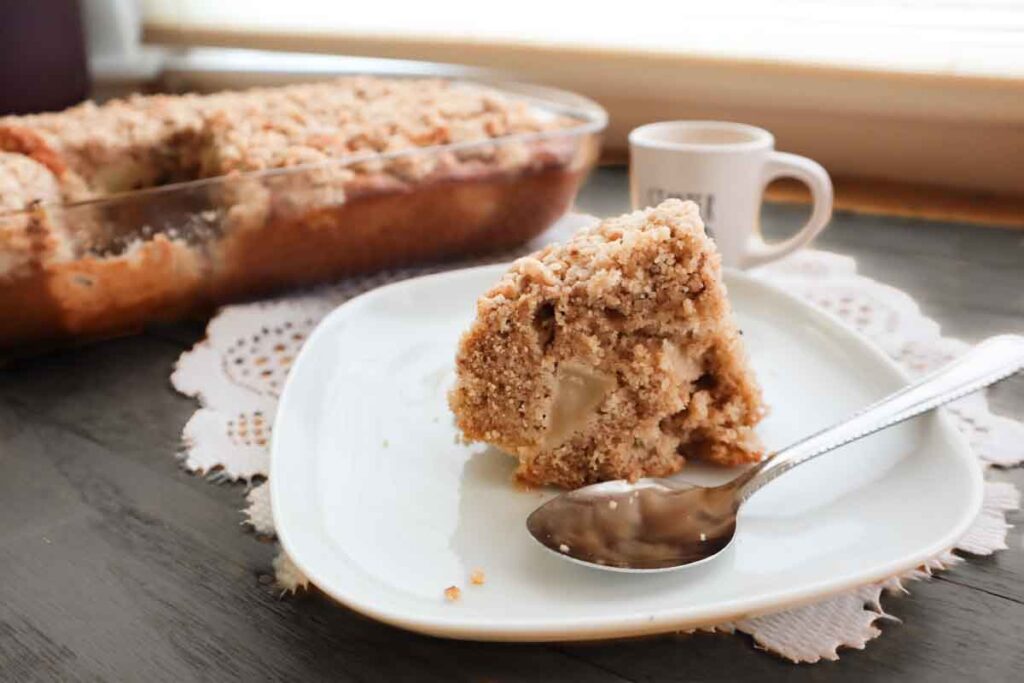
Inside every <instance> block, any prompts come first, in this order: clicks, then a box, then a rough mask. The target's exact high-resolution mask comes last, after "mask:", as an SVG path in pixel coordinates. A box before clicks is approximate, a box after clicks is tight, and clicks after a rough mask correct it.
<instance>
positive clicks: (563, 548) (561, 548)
mask: <svg viewBox="0 0 1024 683" xmlns="http://www.w3.org/2000/svg"><path fill="white" fill-rule="evenodd" d="M558 550H559V551H560V552H563V553H568V552H569V546H567V545H566V544H565V543H561V544H559V546H558Z"/></svg>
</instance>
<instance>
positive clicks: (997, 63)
mask: <svg viewBox="0 0 1024 683" xmlns="http://www.w3.org/2000/svg"><path fill="white" fill-rule="evenodd" d="M143 12H144V21H145V23H146V24H147V25H159V26H161V27H164V28H172V29H176V30H178V31H180V32H181V35H182V36H185V37H186V40H187V36H188V35H189V32H190V31H192V32H196V33H197V34H198V33H200V32H203V31H217V30H222V31H230V32H232V33H236V34H237V33H238V32H243V33H244V32H246V31H251V32H253V33H254V34H255V33H258V34H261V35H264V36H265V35H267V34H275V33H281V34H290V35H295V34H317V35H331V34H334V35H346V36H357V37H358V36H361V37H394V38H396V39H416V40H436V41H440V42H446V43H451V42H465V43H472V44H480V43H491V44H518V45H524V44H525V45H538V46H549V47H557V46H571V47H577V48H578V47H585V48H588V49H593V50H595V51H605V50H611V51H616V52H618V51H632V52H653V53H669V54H676V55H679V54H683V55H691V56H708V57H715V58H735V59H744V60H759V61H772V62H789V63H797V64H812V65H827V66H839V67H850V68H857V69H866V70H884V71H897V72H911V73H933V74H942V75H963V76H982V77H996V78H1018V77H1021V76H1024V0H712V1H710V2H708V1H705V2H678V1H677V2H655V1H653V0H629V2H616V3H596V2H590V3H585V4H584V3H564V2H563V3H557V2H551V0H546V1H540V0H518V1H516V2H511V3H483V2H479V1H477V2H462V1H454V0H430V1H428V2H423V1H419V2H402V3H397V2H376V1H375V2H368V3H352V2H337V1H329V0H288V1H287V2H281V1H280V0H245V1H240V0H227V1H221V2H209V1H208V0H144V2H143Z"/></svg>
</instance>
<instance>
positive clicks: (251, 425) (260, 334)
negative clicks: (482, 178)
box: [171, 214, 1024, 662]
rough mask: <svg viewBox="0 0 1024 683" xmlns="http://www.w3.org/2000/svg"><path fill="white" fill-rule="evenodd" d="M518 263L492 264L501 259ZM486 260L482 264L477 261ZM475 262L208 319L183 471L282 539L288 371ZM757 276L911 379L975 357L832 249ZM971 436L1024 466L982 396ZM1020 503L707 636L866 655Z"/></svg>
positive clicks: (970, 403)
mask: <svg viewBox="0 0 1024 683" xmlns="http://www.w3.org/2000/svg"><path fill="white" fill-rule="evenodd" d="M592 220H594V219H593V218H591V217H588V216H583V215H580V214H570V215H568V216H566V217H564V218H563V219H562V220H561V221H559V222H558V223H557V224H556V225H555V226H554V227H552V228H551V230H549V231H548V232H547V233H545V235H543V236H542V237H541V238H539V239H538V240H536V241H535V242H534V243H533V244H531V245H527V246H526V247H524V248H523V249H522V250H520V252H518V253H523V252H526V251H530V250H533V249H535V248H537V247H539V246H540V245H541V244H544V243H547V242H551V241H557V240H560V239H562V238H564V237H565V236H566V235H568V234H570V233H571V232H572V231H574V230H576V229H577V228H579V227H580V226H582V225H585V224H587V223H588V222H590V221H592ZM515 255H517V254H504V255H502V256H499V257H493V258H491V259H487V261H494V262H498V261H501V260H507V259H509V258H511V257H512V256H515ZM480 262H481V261H476V262H474V264H476V263H480ZM465 265H473V264H467V263H459V264H446V265H444V266H434V267H431V268H418V269H405V270H397V271H389V272H384V273H379V274H376V275H373V276H368V277H360V278H352V279H349V280H345V281H343V282H341V283H339V284H337V285H333V286H329V287H323V288H320V289H317V290H314V291H311V292H306V293H303V294H299V295H292V296H287V297H282V298H278V299H273V300H269V301H263V302H259V303H252V304H246V305H238V306H229V307H226V308H224V309H222V310H221V311H220V313H219V314H218V315H217V316H216V317H215V318H213V320H211V321H210V324H209V326H208V328H207V336H206V339H204V340H203V341H201V342H200V343H198V344H196V346H195V347H194V348H192V349H191V350H190V351H186V352H185V353H183V354H182V356H181V358H180V359H179V360H178V363H177V366H176V368H175V370H174V373H173V375H172V376H171V382H172V383H173V384H174V387H175V388H176V389H177V390H178V391H180V392H182V393H183V394H186V395H188V396H193V397H196V398H198V399H199V402H200V404H201V405H202V407H201V408H200V409H199V410H197V411H196V413H195V414H194V415H193V416H192V418H191V419H190V420H189V421H188V423H187V424H186V425H185V428H184V433H183V440H184V448H183V452H182V458H183V460H184V463H185V466H186V467H187V468H188V469H189V470H191V471H193V472H197V473H204V474H207V475H209V476H211V477H214V478H216V479H219V480H224V479H227V480H232V481H236V480H242V481H245V482H248V483H249V484H250V485H251V487H252V488H251V490H250V491H249V493H248V497H247V502H248V506H247V507H246V509H245V510H244V514H245V518H246V523H247V524H249V525H250V526H251V527H252V528H253V529H254V530H255V531H256V533H258V534H262V535H273V534H274V523H273V518H272V516H271V513H270V488H269V486H268V485H267V483H266V477H267V474H268V469H269V450H268V444H269V440H270V433H271V429H272V425H273V422H274V412H275V410H276V407H277V400H278V396H279V395H280V391H281V387H282V385H283V383H284V380H285V376H286V375H287V373H288V369H289V368H290V367H291V363H292V360H293V359H294V358H295V356H296V354H297V353H298V351H299V349H300V348H301V346H302V344H303V343H304V341H305V339H306V337H307V335H308V334H309V332H310V331H311V330H312V329H313V328H314V327H315V326H316V324H317V322H318V321H319V320H320V319H321V318H322V317H323V316H324V315H325V314H327V313H328V312H330V311H331V310H333V309H334V308H335V307H336V306H338V305H339V304H341V303H342V302H344V301H345V300H347V299H350V298H352V297H353V296H356V295H357V294H360V293H362V292H364V291H366V290H369V289H372V288H374V287H377V286H380V285H382V284H385V283H388V282H394V281H397V280H401V279H405V278H408V277H412V276H416V275H422V274H424V273H427V272H433V271H437V270H445V269H450V268H456V267H462V266H465ZM753 273H754V274H755V275H756V276H757V277H761V278H764V279H765V280H768V281H771V282H773V283H775V284H779V285H782V286H783V287H785V288H786V289H787V290H788V291H790V292H793V293H795V294H796V295H797V296H800V297H802V298H804V299H805V300H807V301H809V302H811V303H813V304H814V305H815V306H819V307H821V308H823V309H825V310H827V311H829V312H831V313H833V314H835V315H837V316H839V317H840V318H841V319H842V320H844V321H845V322H846V323H847V324H849V325H851V326H852V327H854V328H855V329H856V330H858V331H859V332H860V333H861V334H863V335H865V336H866V337H868V338H870V339H871V340H872V341H874V342H875V343H876V344H878V345H879V346H880V347H881V348H882V349H884V350H885V351H886V352H887V353H888V354H889V355H890V356H892V357H893V358H894V359H896V360H897V361H898V362H899V363H900V364H901V365H903V367H905V368H906V369H907V370H908V371H909V372H910V373H912V374H921V373H924V372H927V371H929V370H932V369H934V368H936V367H938V366H940V365H942V364H944V363H946V362H948V361H949V360H951V359H952V358H954V357H956V356H957V355H959V354H960V353H962V352H963V351H964V350H966V349H967V348H968V344H966V343H964V342H962V341H958V340H956V339H951V338H949V337H943V336H942V335H941V333H940V331H939V326H938V324H937V323H936V322H935V321H934V320H931V319H929V318H927V317H925V316H924V315H923V314H922V313H921V311H920V309H919V308H918V306H917V304H916V303H915V302H914V300H913V299H911V298H910V297H909V296H908V295H907V294H906V293H904V292H902V291H900V290H898V289H894V288H892V287H889V286H886V285H883V284H881V283H879V282H876V281H874V280H871V279H869V278H866V277H864V276H862V275H858V274H857V268H856V263H855V262H854V260H853V259H851V258H849V257H846V256H841V255H839V254H834V253H830V252H826V251H817V250H804V251H800V252H797V253H796V254H793V255H792V256H789V257H788V258H786V259H784V260H782V261H779V262H776V263H774V264H771V265H769V266H764V267H762V268H759V269H756V270H754V271H753ZM949 410H950V412H951V413H952V415H953V416H954V417H955V419H956V421H957V423H958V425H959V427H960V429H962V430H963V431H964V433H965V434H966V435H967V436H968V437H969V439H970V443H971V445H972V447H973V448H974V451H975V453H976V454H977V456H978V460H979V465H980V466H981V467H983V468H984V467H988V466H990V465H999V466H1011V465H1017V464H1019V463H1021V462H1022V461H1024V424H1022V423H1020V422H1017V421H1015V420H1011V419H1008V418H1005V417H1001V416H998V415H994V414H993V413H991V412H989V409H988V402H987V400H986V398H985V395H984V393H977V394H974V395H972V396H968V397H966V398H964V399H961V400H959V401H957V402H956V403H953V404H951V405H950V407H949ZM1019 504H1020V494H1019V492H1018V491H1017V489H1016V488H1015V487H1014V486H1013V485H1012V484H1008V483H1002V482H991V481H990V482H987V483H986V485H985V500H984V505H983V508H982V511H981V513H980V514H979V515H978V518H977V520H976V521H975V523H974V525H973V526H972V527H971V528H970V530H969V531H968V532H967V534H966V535H965V536H964V537H963V538H962V539H960V541H959V542H958V543H957V545H956V548H954V549H951V550H950V551H948V552H946V553H944V554H942V555H940V556H938V557H935V558H932V560H930V561H929V562H928V563H927V564H925V565H924V566H922V567H920V568H919V569H917V570H915V571H913V572H910V573H908V574H905V575H903V576H898V577H892V578H891V579H889V580H887V581H884V582H881V583H878V584H873V585H868V586H864V587H862V588H859V589H857V590H855V591H851V592H849V593H845V594H842V595H839V596H835V597H833V598H830V599H828V600H824V601H822V602H819V603H816V604H812V605H808V606H805V607H801V608H797V609H791V610H786V611H783V612H778V613H775V614H770V615H765V616H760V617H756V618H752V619H745V620H742V621H737V622H735V623H730V624H721V625H718V626H715V627H711V628H709V629H707V630H714V631H721V632H728V633H733V632H737V631H738V632H742V633H746V634H749V635H750V636H752V637H753V639H754V641H755V642H756V644H757V645H758V646H759V647H761V648H763V649H766V650H769V651H772V652H775V653H777V654H779V655H781V656H783V657H786V658H787V659H790V660H792V661H795V662H816V661H819V660H821V659H837V658H838V654H837V650H838V649H839V648H840V647H854V648H858V649H860V648H863V647H864V646H865V644H866V643H867V642H868V641H869V640H871V639H872V638H875V637H877V636H878V635H879V634H880V633H881V631H880V630H879V629H878V627H877V625H876V624H877V622H878V621H879V619H883V618H886V617H888V616H889V615H887V614H886V612H885V611H884V610H883V609H882V606H881V595H882V592H883V591H888V592H906V588H905V587H904V584H905V582H906V581H908V580H915V579H921V578H925V577H928V576H930V575H931V574H932V572H934V571H938V570H942V569H946V568H948V567H950V566H952V565H954V564H956V563H958V562H961V561H962V558H961V557H959V556H958V555H955V554H954V553H953V552H952V551H953V550H959V551H963V552H966V553H971V554H975V555H989V554H991V553H993V552H995V551H997V550H1001V549H1005V548H1006V547H1007V546H1006V533H1007V530H1008V529H1009V525H1008V524H1007V522H1006V513H1007V512H1008V511H1010V510H1014V509H1017V508H1018V507H1019ZM274 569H275V572H276V575H277V579H278V583H279V584H280V586H281V587H282V589H283V590H285V591H294V590H297V589H298V588H302V587H305V586H306V585H307V581H306V579H305V577H304V576H302V574H301V572H299V571H298V569H296V568H295V566H294V565H293V564H292V563H291V562H290V561H289V559H288V558H287V557H286V556H285V555H283V554H280V555H279V556H278V558H277V560H275V562H274Z"/></svg>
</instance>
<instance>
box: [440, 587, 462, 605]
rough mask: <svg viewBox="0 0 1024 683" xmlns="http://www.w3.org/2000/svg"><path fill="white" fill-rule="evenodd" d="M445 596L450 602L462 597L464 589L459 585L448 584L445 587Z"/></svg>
mask: <svg viewBox="0 0 1024 683" xmlns="http://www.w3.org/2000/svg"><path fill="white" fill-rule="evenodd" d="M444 597H445V600H447V601H448V602H455V601H457V600H458V599H459V598H461V597H462V591H461V590H460V589H459V587H458V586H448V587H447V588H445V589H444Z"/></svg>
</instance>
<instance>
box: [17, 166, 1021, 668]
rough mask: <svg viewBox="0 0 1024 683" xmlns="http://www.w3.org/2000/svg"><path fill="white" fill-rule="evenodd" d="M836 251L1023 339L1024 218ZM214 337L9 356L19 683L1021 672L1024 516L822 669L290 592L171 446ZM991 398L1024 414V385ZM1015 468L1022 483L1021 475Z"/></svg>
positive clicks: (149, 337)
mask: <svg viewBox="0 0 1024 683" xmlns="http://www.w3.org/2000/svg"><path fill="white" fill-rule="evenodd" d="M579 203H580V206H581V208H582V209H583V210H586V211H591V212H593V213H597V214H612V213H619V212H621V211H622V210H624V209H625V208H626V204H627V198H626V190H625V174H624V173H623V172H622V171H621V170H602V171H600V172H598V173H597V174H596V175H595V176H594V177H593V178H592V179H591V181H590V183H589V185H588V186H587V188H586V189H585V191H584V192H583V195H582V197H581V199H580V202H579ZM802 213H803V209H801V208H800V207H783V206H768V207H766V208H765V216H764V222H765V225H766V230H767V231H768V232H769V233H770V234H772V235H780V234H783V233H784V228H783V226H787V225H794V224H795V223H796V221H798V220H799V219H800V217H801V216H802ZM818 244H819V246H821V247H823V248H827V249H832V250H836V251H840V252H843V253H846V254H852V255H854V256H856V257H857V258H858V260H859V262H860V267H861V270H862V271H863V272H864V273H866V274H868V275H870V276H873V277H875V278H877V279H879V280H881V281H883V282H888V283H891V284H893V285H896V286H897V287H900V288H902V289H905V290H906V291H908V292H910V293H911V294H912V295H913V296H914V297H915V298H916V299H917V300H918V301H919V302H920V303H921V305H922V306H923V308H924V309H925V311H926V312H927V313H928V314H929V315H931V316H933V317H935V318H936V319H937V320H938V321H939V322H940V323H942V325H943V327H944V329H945V330H946V331H947V332H948V333H949V334H953V335H956V336H960V337H963V338H965V339H969V340H977V339H980V338H982V337H984V336H987V335H990V334H995V333H999V332H1006V331H1016V332H1024V232H1014V231H1009V230H999V229H986V228H977V227H972V226H967V225H951V224H932V223H927V222H922V221H915V220H902V219H890V218H876V217H864V216H853V215H837V216H836V217H835V219H834V221H833V224H832V226H831V227H830V228H829V230H828V231H827V232H826V233H825V234H824V235H823V236H822V237H821V238H820V239H819V243H818ZM202 329H203V326H202V325H199V324H194V325H180V326H174V327H169V328H165V329H161V330H156V331H153V332H150V333H148V334H145V335H142V336H138V337H133V338H128V339H119V340H114V341H110V342H106V343H103V344H97V345H94V346H90V347H86V348H81V349H75V350H70V351H65V352H60V353H55V354H52V355H49V356H46V357H42V358H37V359H34V360H31V361H23V362H20V363H17V364H15V365H13V366H10V367H8V368H6V369H3V370H0V680H4V681H8V680H10V681H24V680H78V679H85V680H99V679H104V680H173V681H185V680H196V679H200V680H264V679H273V680H279V679H295V680H321V679H331V680H358V681H362V680H366V681H375V680H416V681H420V680H428V681H430V680H437V681H451V680H471V681H512V680H536V679H553V680H566V681H576V680H579V681H584V680H585V681H655V680H736V679H746V678H750V679H754V678H756V679H757V680H766V681H771V680H782V679H783V678H785V679H786V680H793V681H797V680H829V681H832V680H835V681H840V680H843V681H863V680H867V679H884V680H892V679H893V678H895V677H896V676H897V675H898V676H899V678H900V679H901V680H921V681H934V680H954V679H961V678H968V679H974V680H984V681H1009V680H1021V676H1022V674H1021V672H1022V671H1024V648H1022V640H1021V638H1022V635H1024V548H1022V536H1021V532H1020V531H1019V530H1013V531H1011V532H1010V537H1009V544H1010V550H1008V551H1005V552H1001V553H999V554H997V555H995V556H994V557H990V558H977V559H972V560H971V561H969V562H966V563H964V564H962V565H961V566H960V567H958V568H956V569H954V570H952V571H949V572H945V573H943V574H941V575H940V576H939V577H938V578H937V579H936V580H934V581H931V582H928V583H917V584H913V585H912V586H911V587H910V588H911V591H912V594H911V595H910V596H909V597H901V598H888V599H886V601H885V604H886V607H887V608H888V609H889V610H890V611H891V612H892V613H893V614H895V615H897V616H899V617H900V618H901V619H902V620H903V623H892V622H889V623H884V624H883V625H882V629H883V630H884V632H885V633H884V635H883V637H881V638H880V639H878V640H876V641H874V642H872V643H871V644H869V646H868V647H867V649H866V650H865V651H863V652H857V651H847V652H844V653H843V658H842V660H841V661H840V662H838V663H832V662H825V663H820V664H817V665H813V666H795V665H792V664H788V663H786V662H784V661H781V660H779V659H777V658H776V657H774V656H771V655H768V654H765V653H761V652H757V651H755V650H754V648H753V647H752V646H751V641H750V640H749V639H748V638H746V637H727V636H709V635H693V636H665V637H657V638H647V639H640V640H633V641H624V642H611V643H597V644H583V645H505V644H486V643H484V644H481V643H465V642H449V641H444V640H436V639H433V638H428V637H424V636H419V635H414V634H411V633H405V632H403V631H399V630H396V629H394V628H391V627H389V626H384V625H382V624H378V623H375V622H373V621H370V620H369V619H366V618H363V617H361V616H359V615H356V614H354V613H352V612H350V611H348V610H347V609H345V608H343V607H340V606H338V605H336V604H334V603H332V602H330V601H329V600H327V599H325V598H324V597H323V596H321V595H319V594H317V593H315V592H313V593H310V594H307V595H301V596H299V597H295V598H285V599H281V598H280V597H279V595H278V594H277V592H276V591H275V590H274V588H273V586H272V584H271V567H270V562H271V559H272V557H273V555H274V546H273V545H272V544H270V543H266V542H260V541H259V540H257V539H256V538H255V537H254V536H253V534H252V533H250V532H248V531H246V529H245V528H243V527H242V526H240V522H241V519H242V517H241V515H240V513H239V509H240V508H241V507H242V505H243V496H244V493H245V488H244V486H241V485H214V484H212V483H210V482H209V481H205V480H203V479H201V478H198V477H194V476H191V475H189V474H187V473H185V472H184V471H182V470H181V468H180V467H179V465H178V463H177V461H176V460H175V458H174V454H175V452H176V451H177V450H178V448H179V435H180V432H181V428H182V426H183V425H184V424H185V421H186V420H187V419H188V418H189V416H190V415H191V414H192V412H193V410H195V408H196V404H195V403H194V402H193V401H191V400H189V399H186V398H183V397H181V396H179V395H177V394H176V393H175V392H174V391H173V390H172V389H171V387H170V384H169V383H168V375H169V373H170V371H171V367H172V364H173V363H174V361H175V360H176V359H177V358H178V355H179V354H180V353H181V352H182V350H184V349H186V348H188V347H189V346H190V345H191V344H193V343H194V342H196V341H197V340H198V339H200V338H201V336H202ZM991 399H992V404H993V405H994V407H995V408H996V410H997V411H999V412H1002V413H1004V414H1008V415H1012V416H1014V417H1017V418H1024V379H1022V378H1019V377H1018V378H1015V379H1013V380H1011V381H1009V382H1006V383H1004V384H1003V385H1001V386H1000V387H998V388H996V389H995V390H994V391H992V393H991ZM996 476H997V477H998V478H1001V479H1007V480H1011V481H1014V482H1016V483H1017V484H1018V485H1019V486H1024V471H1021V470H1015V471H1007V472H1000V473H998V474H997V475H996ZM1013 519H1015V520H1016V521H1017V522H1020V521H1021V516H1020V515H1019V514H1015V515H1013V516H1012V518H1011V521H1012V520H1013Z"/></svg>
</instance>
